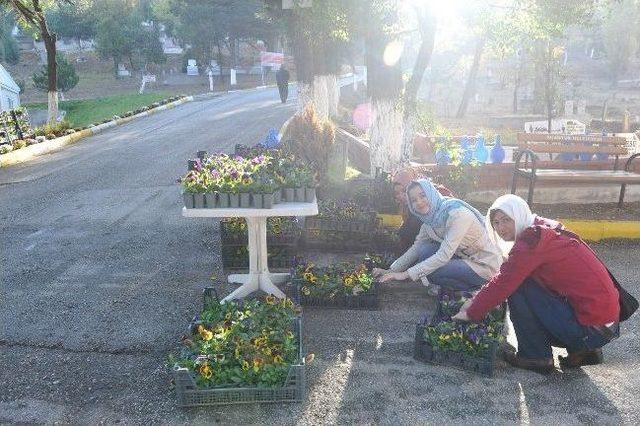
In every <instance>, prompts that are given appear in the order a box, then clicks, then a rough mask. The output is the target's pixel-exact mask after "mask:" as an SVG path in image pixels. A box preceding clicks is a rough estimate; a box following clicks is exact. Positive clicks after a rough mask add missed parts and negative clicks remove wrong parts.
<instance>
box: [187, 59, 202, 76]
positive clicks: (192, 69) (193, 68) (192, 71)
mask: <svg viewBox="0 0 640 426" xmlns="http://www.w3.org/2000/svg"><path fill="white" fill-rule="evenodd" d="M199 74H200V73H199V72H198V66H197V65H196V60H195V59H189V60H188V61H187V75H199Z"/></svg>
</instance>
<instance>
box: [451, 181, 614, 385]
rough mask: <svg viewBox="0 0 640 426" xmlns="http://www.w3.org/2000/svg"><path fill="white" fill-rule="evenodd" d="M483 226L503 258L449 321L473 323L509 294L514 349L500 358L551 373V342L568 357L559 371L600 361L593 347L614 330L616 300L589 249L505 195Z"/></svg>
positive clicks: (520, 201)
mask: <svg viewBox="0 0 640 426" xmlns="http://www.w3.org/2000/svg"><path fill="white" fill-rule="evenodd" d="M487 229H488V231H489V234H490V235H491V236H492V237H493V238H496V234H497V237H498V238H496V240H497V242H498V243H499V244H500V245H502V248H503V250H509V249H510V250H509V251H508V257H507V259H506V261H505V262H504V263H503V264H502V266H501V267H500V271H499V272H498V274H497V275H495V276H494V277H493V278H492V279H491V280H489V282H487V284H486V285H484V286H483V287H482V289H481V290H480V291H479V292H478V293H477V294H476V295H475V296H474V297H473V299H471V300H470V301H468V302H467V303H466V304H465V305H464V306H463V307H462V309H461V310H460V312H459V313H458V314H457V315H456V316H455V317H454V319H457V320H461V321H480V320H482V318H484V316H485V315H486V314H487V313H488V312H489V311H490V310H491V309H493V308H494V307H496V306H498V305H499V304H500V303H502V302H503V301H504V300H505V299H508V305H509V315H510V317H511V322H512V323H513V327H514V329H515V332H516V337H517V339H518V352H517V353H516V352H515V350H512V351H509V350H507V351H505V354H504V355H505V360H506V361H507V362H509V363H510V364H512V365H514V366H516V367H520V368H526V369H530V370H534V371H538V372H542V373H546V372H550V371H552V370H553V369H554V363H553V354H552V351H551V346H556V347H563V348H566V349H567V352H568V354H569V356H568V357H566V358H561V359H560V364H561V366H562V367H564V368H570V367H579V366H581V365H591V364H599V363H601V362H602V350H601V349H600V348H601V347H602V346H604V345H605V344H607V343H608V342H609V341H611V340H612V339H614V338H616V337H618V335H619V327H618V321H619V315H620V305H619V296H618V290H617V289H616V288H615V285H614V284H613V282H612V280H611V278H610V276H609V273H608V271H607V269H606V267H605V266H604V265H603V264H602V262H601V261H600V260H599V259H598V258H597V257H596V255H595V254H594V252H593V251H592V250H591V249H590V248H589V246H587V245H586V244H585V243H584V242H582V241H581V240H580V238H579V237H578V236H577V235H575V234H573V233H571V232H568V231H566V230H564V228H563V227H562V225H561V224H560V223H559V222H556V221H552V220H549V219H545V218H542V217H539V216H535V215H534V214H532V213H531V210H530V209H529V206H528V205H527V203H526V202H525V201H524V200H523V199H522V198H520V197H517V196H515V195H511V194H509V195H504V196H502V197H500V198H498V199H497V200H496V201H495V202H494V203H493V205H492V206H491V207H490V208H489V212H488V214H487ZM511 242H513V243H512V247H509V245H510V244H511Z"/></svg>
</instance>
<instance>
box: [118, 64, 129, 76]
mask: <svg viewBox="0 0 640 426" xmlns="http://www.w3.org/2000/svg"><path fill="white" fill-rule="evenodd" d="M130 75H131V73H130V72H129V70H128V69H126V68H125V66H124V64H118V76H119V77H129V76H130Z"/></svg>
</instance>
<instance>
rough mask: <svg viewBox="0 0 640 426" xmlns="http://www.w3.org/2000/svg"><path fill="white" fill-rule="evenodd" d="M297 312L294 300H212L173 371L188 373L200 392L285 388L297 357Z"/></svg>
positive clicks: (173, 361) (175, 357) (171, 362)
mask: <svg viewBox="0 0 640 426" xmlns="http://www.w3.org/2000/svg"><path fill="white" fill-rule="evenodd" d="M296 315H297V312H296V308H295V307H294V305H293V302H292V301H291V300H290V299H282V300H280V299H278V298H276V297H275V296H271V295H269V296H267V297H265V298H264V299H262V300H249V301H240V302H238V301H235V300H234V301H230V302H227V303H219V302H218V301H212V302H211V303H209V304H208V305H207V306H206V308H205V309H204V310H203V311H202V313H201V315H200V316H199V318H198V319H197V320H196V322H195V323H194V330H193V335H192V336H191V338H186V339H184V340H183V344H184V348H183V349H182V350H181V352H180V353H179V354H178V355H175V354H172V355H170V356H169V365H170V367H173V366H178V367H183V368H187V369H189V371H190V373H191V374H192V375H193V376H194V378H195V381H196V384H197V385H198V386H199V387H200V388H227V387H244V386H258V387H276V386H283V385H284V382H285V380H286V377H287V374H288V372H289V368H290V366H291V365H293V364H295V363H296V362H301V360H299V359H298V355H299V342H298V337H299V336H296V333H294V330H293V324H294V321H295V318H296Z"/></svg>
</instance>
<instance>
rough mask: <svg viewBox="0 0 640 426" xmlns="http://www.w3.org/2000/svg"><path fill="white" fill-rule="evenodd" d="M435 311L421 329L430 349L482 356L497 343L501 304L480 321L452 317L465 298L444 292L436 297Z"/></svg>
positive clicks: (499, 333) (500, 330)
mask: <svg viewBox="0 0 640 426" xmlns="http://www.w3.org/2000/svg"><path fill="white" fill-rule="evenodd" d="M439 302H440V304H439V307H438V312H437V314H436V315H435V316H434V317H433V318H432V319H431V321H430V322H429V324H427V325H426V326H425V329H424V339H425V341H427V342H429V345H431V346H432V347H433V348H434V349H440V350H448V351H453V352H459V353H464V354H467V355H472V356H478V357H484V356H486V355H487V354H488V350H489V348H490V346H491V345H495V344H498V343H499V342H501V341H502V340H503V339H504V337H503V336H502V329H503V327H504V316H505V311H504V308H503V307H499V308H496V309H494V310H493V311H492V312H491V313H490V314H489V315H487V318H486V319H485V320H484V321H483V322H481V323H478V324H476V323H467V322H457V321H453V320H452V319H451V317H452V316H453V315H455V314H456V313H458V311H459V310H460V307H461V306H462V304H463V303H464V302H465V299H462V300H459V301H454V300H449V299H448V298H447V297H446V296H445V298H444V299H443V300H440V301H439Z"/></svg>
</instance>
